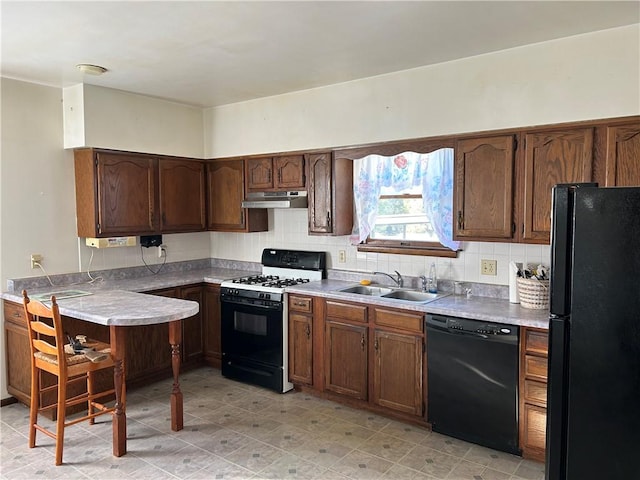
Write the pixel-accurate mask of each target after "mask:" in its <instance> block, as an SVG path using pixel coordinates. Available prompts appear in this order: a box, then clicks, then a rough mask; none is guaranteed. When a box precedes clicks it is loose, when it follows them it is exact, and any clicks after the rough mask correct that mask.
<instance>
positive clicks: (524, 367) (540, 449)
mask: <svg viewBox="0 0 640 480" xmlns="http://www.w3.org/2000/svg"><path fill="white" fill-rule="evenodd" d="M548 343H549V334H548V332H547V331H546V330H540V329H535V328H528V327H523V328H522V329H521V330H520V418H519V427H520V435H519V437H520V448H521V449H522V456H523V457H525V458H530V459H532V460H538V461H541V462H543V461H544V459H545V447H546V432H547V364H548V351H549V347H548Z"/></svg>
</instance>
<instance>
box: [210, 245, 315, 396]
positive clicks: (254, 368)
mask: <svg viewBox="0 0 640 480" xmlns="http://www.w3.org/2000/svg"><path fill="white" fill-rule="evenodd" d="M325 277H326V253H325V252H310V251H301V250H280V249H272V248H267V249H264V250H263V252H262V273H261V274H259V275H250V276H245V277H240V278H235V279H231V280H226V281H224V282H222V284H221V286H220V302H221V312H222V318H221V323H222V375H224V376H225V377H228V378H231V379H235V380H239V381H243V382H247V383H252V384H255V385H260V386H264V387H267V388H270V389H272V390H276V391H278V392H281V393H284V392H287V391H289V390H291V389H292V388H293V385H292V384H291V383H290V382H289V375H288V312H287V294H286V292H285V288H286V287H288V286H292V285H299V284H302V283H307V282H311V281H317V280H321V279H323V278H325Z"/></svg>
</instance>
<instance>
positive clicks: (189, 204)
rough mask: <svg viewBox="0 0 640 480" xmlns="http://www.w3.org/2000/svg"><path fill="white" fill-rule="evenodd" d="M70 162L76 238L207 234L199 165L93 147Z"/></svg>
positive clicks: (201, 171)
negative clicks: (74, 190)
mask: <svg viewBox="0 0 640 480" xmlns="http://www.w3.org/2000/svg"><path fill="white" fill-rule="evenodd" d="M74 161H75V180H76V214H77V224H78V236H79V237H110V236H126V235H148V234H157V233H177V232H193V231H203V230H204V229H205V223H204V218H205V217H204V215H205V213H204V212H205V211H206V210H205V203H204V200H205V182H204V163H203V162H202V161H198V160H191V159H182V158H176V157H163V156H156V155H149V154H143V153H132V152H118V151H113V150H100V149H91V148H85V149H79V150H76V151H75V153H74Z"/></svg>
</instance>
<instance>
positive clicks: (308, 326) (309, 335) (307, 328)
mask: <svg viewBox="0 0 640 480" xmlns="http://www.w3.org/2000/svg"><path fill="white" fill-rule="evenodd" d="M304 330H305V333H306V334H307V338H311V326H310V325H309V324H307V326H306V327H305V329H304Z"/></svg>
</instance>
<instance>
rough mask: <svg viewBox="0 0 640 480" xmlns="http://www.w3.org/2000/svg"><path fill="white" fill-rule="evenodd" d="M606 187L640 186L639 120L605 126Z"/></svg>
mask: <svg viewBox="0 0 640 480" xmlns="http://www.w3.org/2000/svg"><path fill="white" fill-rule="evenodd" d="M606 135H607V140H606V141H607V147H606V157H605V168H606V177H605V185H606V186H607V187H611V186H617V187H631V186H634V187H635V186H640V122H635V123H630V124H624V125H616V126H609V127H607V134H606Z"/></svg>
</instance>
